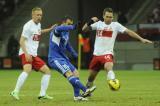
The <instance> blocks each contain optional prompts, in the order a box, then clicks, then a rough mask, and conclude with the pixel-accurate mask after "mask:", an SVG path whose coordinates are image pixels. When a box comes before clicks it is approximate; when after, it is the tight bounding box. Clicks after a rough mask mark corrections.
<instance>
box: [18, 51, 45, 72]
mask: <svg viewBox="0 0 160 106" xmlns="http://www.w3.org/2000/svg"><path fill="white" fill-rule="evenodd" d="M20 58H21V61H22V65H25V64H31V65H32V68H33V69H35V70H36V71H38V70H39V69H40V68H41V67H42V66H43V65H45V62H44V61H43V60H42V59H41V58H39V57H38V56H36V57H33V56H32V62H28V61H26V58H25V54H22V55H20Z"/></svg>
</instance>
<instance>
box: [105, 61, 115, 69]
mask: <svg viewBox="0 0 160 106" xmlns="http://www.w3.org/2000/svg"><path fill="white" fill-rule="evenodd" d="M104 69H105V70H107V71H109V70H112V69H113V63H112V62H109V63H105V64H104Z"/></svg>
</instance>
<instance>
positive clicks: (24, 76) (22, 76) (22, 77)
mask: <svg viewBox="0 0 160 106" xmlns="http://www.w3.org/2000/svg"><path fill="white" fill-rule="evenodd" d="M27 76H28V73H27V72H24V71H23V72H22V73H21V74H20V75H19V77H18V80H17V83H16V87H15V89H14V91H15V92H19V91H20V89H21V87H22V86H23V84H24V82H25V80H26V79H27Z"/></svg>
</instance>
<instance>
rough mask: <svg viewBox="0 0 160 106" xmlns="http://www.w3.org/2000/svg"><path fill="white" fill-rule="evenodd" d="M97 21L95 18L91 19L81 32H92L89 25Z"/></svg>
mask: <svg viewBox="0 0 160 106" xmlns="http://www.w3.org/2000/svg"><path fill="white" fill-rule="evenodd" d="M98 20H99V19H98V18H97V17H92V18H91V19H90V20H89V21H88V22H87V23H86V24H84V26H83V27H82V31H84V32H87V31H90V30H92V27H91V24H93V23H95V22H97V21H98Z"/></svg>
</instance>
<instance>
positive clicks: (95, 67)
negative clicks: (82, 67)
mask: <svg viewBox="0 0 160 106" xmlns="http://www.w3.org/2000/svg"><path fill="white" fill-rule="evenodd" d="M100 68H101V64H100V63H99V61H98V57H95V56H94V57H93V58H92V60H91V62H90V65H89V76H88V80H87V84H86V87H87V88H90V87H92V86H93V82H94V80H95V79H96V76H97V74H98V72H99V70H100Z"/></svg>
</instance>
